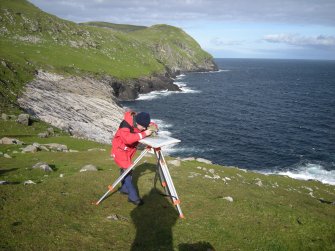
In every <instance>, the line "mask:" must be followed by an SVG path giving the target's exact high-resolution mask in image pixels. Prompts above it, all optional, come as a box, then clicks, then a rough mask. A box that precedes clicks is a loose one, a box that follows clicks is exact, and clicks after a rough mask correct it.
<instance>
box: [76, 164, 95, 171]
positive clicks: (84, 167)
mask: <svg viewBox="0 0 335 251" xmlns="http://www.w3.org/2000/svg"><path fill="white" fill-rule="evenodd" d="M87 171H90V172H91V171H93V172H94V171H98V168H97V167H96V166H94V165H92V164H89V165H86V166H83V167H82V168H81V169H80V171H79V172H87Z"/></svg>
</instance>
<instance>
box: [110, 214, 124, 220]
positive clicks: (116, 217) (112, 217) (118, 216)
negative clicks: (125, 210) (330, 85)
mask: <svg viewBox="0 0 335 251" xmlns="http://www.w3.org/2000/svg"><path fill="white" fill-rule="evenodd" d="M107 219H108V220H114V221H119V220H122V221H129V219H128V218H126V217H124V216H122V215H118V214H112V215H110V216H107Z"/></svg>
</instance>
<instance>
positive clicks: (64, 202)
mask: <svg viewBox="0 0 335 251" xmlns="http://www.w3.org/2000/svg"><path fill="white" fill-rule="evenodd" d="M47 126H48V125H45V124H43V123H40V122H35V123H33V125H32V126H30V127H27V126H23V125H19V124H16V123H15V122H12V121H0V138H2V137H3V136H11V137H15V138H18V139H20V140H21V141H24V142H25V143H26V144H30V143H33V142H39V143H54V142H58V143H62V144H66V145H67V146H68V147H69V148H70V149H74V150H78V152H47V151H39V152H36V153H25V154H22V153H21V151H20V147H22V146H18V145H0V151H1V152H2V153H7V154H9V155H10V156H11V157H12V158H11V159H7V158H4V157H3V156H0V180H4V181H7V182H9V184H7V185H0V220H1V225H0V238H1V243H0V249H2V250H130V249H131V250H207V248H212V249H215V250H294V251H296V250H334V249H335V239H334V236H335V210H334V205H332V204H330V203H331V202H333V201H335V187H334V186H329V185H324V184H322V183H320V182H316V181H299V180H293V179H291V178H288V177H283V176H274V175H273V176H265V175H261V174H256V173H252V172H245V171H243V170H239V169H236V168H229V167H223V166H218V165H208V164H204V163H200V162H197V161H182V162H181V166H180V167H176V166H173V165H171V164H170V165H169V168H170V172H171V175H172V178H173V181H174V183H175V186H176V189H177V192H178V194H179V197H180V199H181V202H182V203H181V207H182V209H183V212H184V214H185V216H186V219H179V218H178V213H177V212H176V210H175V208H174V207H173V206H172V205H171V203H170V201H168V200H167V198H166V197H163V196H161V195H159V194H158V192H157V191H156V190H155V189H154V176H155V161H154V159H153V158H152V157H146V158H145V159H144V160H142V161H141V163H140V165H139V166H138V168H137V169H136V170H135V172H134V182H135V183H136V184H137V186H138V187H139V191H140V195H141V196H142V197H143V199H144V201H145V204H144V205H143V206H141V207H135V206H134V205H132V204H130V203H128V202H127V197H125V196H124V195H121V194H118V193H115V194H113V195H111V196H109V197H108V198H107V199H106V200H105V201H103V202H102V203H101V204H100V205H99V206H95V205H92V204H91V202H94V201H96V200H97V199H99V198H100V197H101V196H102V195H103V194H104V193H105V191H107V185H109V184H111V183H112V182H113V181H114V180H115V179H116V178H117V177H118V175H119V171H118V168H117V167H116V166H115V164H114V162H113V161H112V160H111V159H110V157H109V150H110V146H109V145H101V144H97V143H94V142H90V141H83V140H78V139H74V138H71V137H69V136H67V135H66V134H60V136H57V137H56V136H55V137H50V138H46V139H40V138H37V137H36V135H37V134H38V133H39V132H41V131H44V130H45V129H46V127H47ZM58 133H59V132H58ZM89 149H95V150H91V151H89ZM0 154H1V153H0ZM167 159H168V160H170V159H171V158H167ZM39 161H45V162H47V163H48V164H49V165H50V166H51V167H52V168H53V169H54V171H53V172H52V173H45V172H44V171H42V170H33V169H31V167H32V166H33V165H34V164H36V163H37V162H39ZM86 164H93V165H96V166H97V167H98V169H99V171H97V172H79V170H80V169H81V167H82V166H84V165H86ZM27 180H32V181H33V182H35V183H36V184H33V185H24V184H23V182H24V181H27ZM157 189H159V191H160V192H161V188H160V185H159V184H157ZM226 197H231V198H232V199H233V201H232V202H230V201H228V200H227V199H225V198H226Z"/></svg>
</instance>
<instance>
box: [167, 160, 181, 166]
mask: <svg viewBox="0 0 335 251" xmlns="http://www.w3.org/2000/svg"><path fill="white" fill-rule="evenodd" d="M168 164H171V165H174V166H180V160H177V159H175V160H169V161H168Z"/></svg>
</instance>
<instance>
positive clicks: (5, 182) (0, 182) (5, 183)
mask: <svg viewBox="0 0 335 251" xmlns="http://www.w3.org/2000/svg"><path fill="white" fill-rule="evenodd" d="M7 184H8V182H7V181H5V180H0V185H7Z"/></svg>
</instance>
